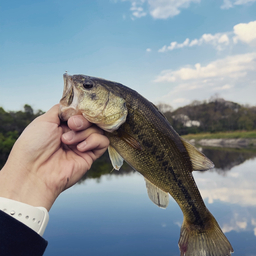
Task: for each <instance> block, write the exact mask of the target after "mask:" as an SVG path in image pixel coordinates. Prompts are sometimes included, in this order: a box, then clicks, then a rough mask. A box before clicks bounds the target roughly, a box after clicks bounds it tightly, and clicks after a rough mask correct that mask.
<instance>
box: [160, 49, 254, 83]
mask: <svg viewBox="0 0 256 256" xmlns="http://www.w3.org/2000/svg"><path fill="white" fill-rule="evenodd" d="M255 65H256V52H253V53H247V54H240V55H234V56H228V57H226V58H224V59H219V60H216V61H213V62H211V63H209V64H208V65H206V66H201V64H200V63H197V64H195V66H194V67H183V68H181V69H179V70H176V71H172V70H165V71H162V72H161V74H160V75H159V76H158V77H157V78H156V79H155V82H174V81H177V80H193V79H206V78H215V77H229V78H238V77H243V76H245V75H246V73H247V71H249V70H255Z"/></svg>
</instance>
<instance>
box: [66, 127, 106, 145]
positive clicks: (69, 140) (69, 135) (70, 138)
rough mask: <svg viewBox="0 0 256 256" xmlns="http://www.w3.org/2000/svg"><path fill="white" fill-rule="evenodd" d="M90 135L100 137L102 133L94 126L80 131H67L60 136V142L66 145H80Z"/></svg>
mask: <svg viewBox="0 0 256 256" xmlns="http://www.w3.org/2000/svg"><path fill="white" fill-rule="evenodd" d="M92 134H97V135H102V134H103V131H102V130H101V129H99V128H97V127H96V126H90V127H89V128H87V129H85V130H82V131H73V130H71V131H68V132H66V133H64V134H63V135H62V142H63V143H65V144H67V145H75V144H78V145H80V144H81V143H84V142H85V140H86V139H87V138H89V137H90V136H91V135H92Z"/></svg>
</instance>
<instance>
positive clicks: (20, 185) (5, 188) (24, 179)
mask: <svg viewBox="0 0 256 256" xmlns="http://www.w3.org/2000/svg"><path fill="white" fill-rule="evenodd" d="M13 170H15V171H13ZM13 172H15V173H14V174H13ZM19 173H21V174H22V175H19ZM26 174H27V175H26ZM0 197H4V198H8V199H12V200H15V201H18V202H21V203H25V204H28V205H31V206H34V207H44V208H46V209H47V211H49V210H50V208H51V206H52V204H53V203H54V199H53V198H52V196H51V194H50V192H49V189H47V188H46V186H45V184H44V183H43V182H42V181H41V180H40V179H38V178H35V177H34V178H33V175H31V174H30V173H28V172H19V170H18V169H17V167H16V168H14V169H10V168H9V167H8V166H7V165H5V166H4V167H3V168H2V170H1V171H0Z"/></svg>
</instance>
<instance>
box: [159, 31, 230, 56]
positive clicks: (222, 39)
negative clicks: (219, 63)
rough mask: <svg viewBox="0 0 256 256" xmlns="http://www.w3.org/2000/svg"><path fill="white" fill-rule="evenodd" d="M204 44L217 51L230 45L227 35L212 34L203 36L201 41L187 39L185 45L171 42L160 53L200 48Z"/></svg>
mask: <svg viewBox="0 0 256 256" xmlns="http://www.w3.org/2000/svg"><path fill="white" fill-rule="evenodd" d="M202 44H211V45H213V46H214V47H215V48H216V49H217V50H222V49H223V48H224V47H225V46H226V45H229V37H228V35H227V33H217V34H215V35H212V34H203V35H202V36H201V38H199V39H193V40H192V41H190V39H189V38H187V39H186V40H185V41H184V42H183V43H180V44H179V43H177V42H171V43H170V45H169V46H166V45H164V46H163V47H162V48H161V49H159V50H158V52H167V51H172V50H174V49H179V48H184V47H193V46H196V45H198V46H200V45H202Z"/></svg>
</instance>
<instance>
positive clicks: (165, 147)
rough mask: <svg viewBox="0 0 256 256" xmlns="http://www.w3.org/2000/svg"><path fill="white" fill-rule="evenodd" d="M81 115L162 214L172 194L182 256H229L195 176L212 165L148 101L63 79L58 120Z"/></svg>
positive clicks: (97, 83) (105, 85) (120, 88)
mask: <svg viewBox="0 0 256 256" xmlns="http://www.w3.org/2000/svg"><path fill="white" fill-rule="evenodd" d="M76 114H82V115H84V117H85V118H86V119H87V120H89V121H90V122H92V123H95V124H96V125H98V126H99V127H100V128H102V129H103V130H104V131H105V134H106V136H107V137H108V138H109V140H110V146H109V155H110V159H111V162H112V164H113V166H114V168H115V169H117V170H118V169H119V168H120V167H121V166H122V162H123V159H124V160H125V161H126V162H127V163H128V164H129V165H130V166H131V167H133V168H134V169H135V170H136V171H138V172H140V173H141V174H142V175H143V176H144V177H145V180H146V187H147V192H148V195H149V198H150V200H151V201H152V202H154V203H155V204H156V205H158V206H159V207H162V208H166V207H167V205H168V200H169V199H168V194H170V195H171V196H172V197H173V198H174V199H175V201H176V202H177V203H178V205H179V206H180V208H181V210H182V212H183V215H184V219H183V224H182V226H181V231H180V239H179V242H178V245H179V248H180V255H181V256H184V255H185V256H228V255H231V252H233V248H232V246H231V244H230V243H229V241H228V240H227V238H226V237H225V235H224V234H223V232H222V231H221V229H220V227H219V225H218V223H217V221H216V220H215V218H214V217H213V216H212V214H211V213H210V212H209V210H208V209H207V208H206V206H205V204H204V202H203V200H202V197H201V195H200V192H199V190H198V188H197V186H196V183H195V181H194V178H193V176H192V171H193V170H207V169H210V168H213V164H212V162H211V161H210V160H209V159H208V158H207V157H205V156H204V155H203V154H202V153H201V152H199V151H198V150H197V149H196V148H195V147H194V146H192V145H190V144H189V143H187V142H185V141H184V140H183V139H182V138H181V137H179V135H178V134H177V133H176V132H175V130H174V129H173V128H172V126H171V125H170V124H169V122H168V121H167V119H166V118H165V117H164V116H163V115H162V114H161V113H160V112H159V111H158V109H157V108H156V107H155V106H154V105H153V104H152V103H150V102H149V101H148V100H147V99H145V98H144V97H142V96H141V95H140V94H138V93H137V92H136V91H134V90H132V89H130V88H129V87H126V86H124V85H122V84H119V83H115V82H111V81H107V80H104V79H100V78H95V77H89V76H85V75H74V76H69V75H67V74H64V90H63V97H62V99H61V100H60V111H59V116H60V118H61V119H62V120H63V121H66V120H68V118H69V117H70V116H72V115H76Z"/></svg>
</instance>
